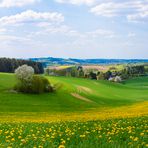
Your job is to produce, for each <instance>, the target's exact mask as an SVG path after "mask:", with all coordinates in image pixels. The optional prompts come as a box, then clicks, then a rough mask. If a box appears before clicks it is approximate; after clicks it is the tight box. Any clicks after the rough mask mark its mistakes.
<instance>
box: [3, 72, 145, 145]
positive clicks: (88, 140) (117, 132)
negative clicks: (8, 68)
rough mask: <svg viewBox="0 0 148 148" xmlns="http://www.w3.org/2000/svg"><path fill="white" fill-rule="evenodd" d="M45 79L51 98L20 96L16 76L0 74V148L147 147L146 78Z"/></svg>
mask: <svg viewBox="0 0 148 148" xmlns="http://www.w3.org/2000/svg"><path fill="white" fill-rule="evenodd" d="M47 78H48V79H49V81H50V82H51V83H52V84H54V85H56V86H58V89H57V91H55V92H54V93H47V94H36V95H34V94H22V93H16V92H14V91H13V89H12V88H13V87H14V85H15V84H16V78H15V76H14V74H6V73H0V147H2V148H20V147H21V148H26V147H27V148H33V147H34V148H49V147H50V148H75V147H78V148H90V147H91V148H127V147H130V148H135V147H139V148H147V147H148V144H147V135H148V131H147V128H148V122H147V121H148V120H147V117H148V116H147V115H148V109H147V108H148V101H147V100H148V77H139V78H134V79H131V80H128V81H126V82H124V83H113V82H108V81H96V80H89V79H80V78H70V77H47Z"/></svg>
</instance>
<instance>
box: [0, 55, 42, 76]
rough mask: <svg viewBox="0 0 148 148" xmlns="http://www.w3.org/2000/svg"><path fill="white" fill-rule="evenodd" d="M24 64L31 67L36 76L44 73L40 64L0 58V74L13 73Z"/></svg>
mask: <svg viewBox="0 0 148 148" xmlns="http://www.w3.org/2000/svg"><path fill="white" fill-rule="evenodd" d="M24 64H26V65H28V66H32V67H33V68H34V71H35V73H36V74H42V73H44V69H43V65H42V63H40V62H35V61H31V60H22V59H10V58H0V72H7V73H13V72H14V71H15V69H16V68H18V67H19V66H21V65H24Z"/></svg>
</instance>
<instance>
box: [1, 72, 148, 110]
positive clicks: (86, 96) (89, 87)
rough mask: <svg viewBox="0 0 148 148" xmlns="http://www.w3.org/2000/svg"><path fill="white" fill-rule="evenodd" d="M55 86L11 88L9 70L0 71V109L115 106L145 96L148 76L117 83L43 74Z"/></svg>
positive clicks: (147, 93)
mask: <svg viewBox="0 0 148 148" xmlns="http://www.w3.org/2000/svg"><path fill="white" fill-rule="evenodd" d="M47 78H48V79H49V81H50V82H51V83H53V84H58V85H59V89H58V90H57V91H56V92H54V93H50V94H40V95H33V94H21V93H14V92H12V88H13V86H14V85H15V83H16V79H15V76H14V75H13V74H2V73H1V74H0V112H49V113H51V112H76V111H83V110H88V109H90V110H91V109H96V108H100V107H118V106H124V105H129V104H133V103H136V102H137V103H138V102H142V101H146V100H147V99H148V89H147V88H148V77H143V78H137V79H133V80H129V81H127V82H125V84H117V83H112V82H107V81H93V80H88V79H79V78H66V77H47Z"/></svg>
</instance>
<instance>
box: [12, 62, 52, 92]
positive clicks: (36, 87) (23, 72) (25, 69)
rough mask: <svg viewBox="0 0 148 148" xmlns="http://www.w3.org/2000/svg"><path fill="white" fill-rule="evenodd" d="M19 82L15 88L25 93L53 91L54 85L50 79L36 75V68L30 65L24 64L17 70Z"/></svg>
mask: <svg viewBox="0 0 148 148" xmlns="http://www.w3.org/2000/svg"><path fill="white" fill-rule="evenodd" d="M15 74H16V77H17V79H18V83H17V85H16V86H15V90H17V91H19V92H24V93H44V92H52V91H53V87H52V86H51V84H50V83H49V81H48V79H46V78H44V77H42V76H39V75H34V69H33V68H32V67H30V66H27V65H23V66H20V67H18V68H17V69H16V70H15Z"/></svg>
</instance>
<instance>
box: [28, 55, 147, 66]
mask: <svg viewBox="0 0 148 148" xmlns="http://www.w3.org/2000/svg"><path fill="white" fill-rule="evenodd" d="M30 60H32V61H37V62H42V63H43V64H44V66H48V65H74V64H81V65H87V64H122V63H123V64H124V63H148V59H72V58H69V59H63V58H53V57H48V58H31V59H30Z"/></svg>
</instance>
